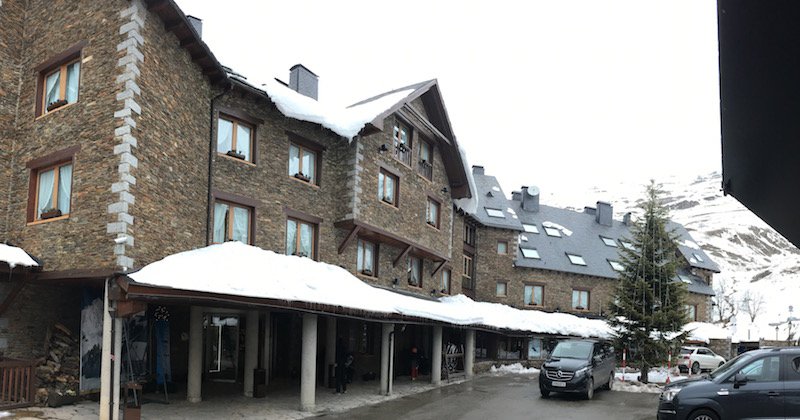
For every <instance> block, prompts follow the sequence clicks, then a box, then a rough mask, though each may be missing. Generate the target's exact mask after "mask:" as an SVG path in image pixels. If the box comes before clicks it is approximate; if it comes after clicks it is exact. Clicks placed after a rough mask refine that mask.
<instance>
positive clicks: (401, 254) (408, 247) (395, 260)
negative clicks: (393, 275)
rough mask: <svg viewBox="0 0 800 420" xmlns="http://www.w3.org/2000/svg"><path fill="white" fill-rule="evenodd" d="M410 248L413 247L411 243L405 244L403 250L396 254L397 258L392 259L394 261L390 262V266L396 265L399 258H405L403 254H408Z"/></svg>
mask: <svg viewBox="0 0 800 420" xmlns="http://www.w3.org/2000/svg"><path fill="white" fill-rule="evenodd" d="M412 248H414V247H413V246H411V245H409V246H407V247H406V249H404V250H403V252H401V253H400V255H398V256H397V258H395V259H394V262H393V263H392V267H397V264H398V263H399V262H400V260H402V259H403V258H405V256H406V255H408V253H409V252H411V249H412Z"/></svg>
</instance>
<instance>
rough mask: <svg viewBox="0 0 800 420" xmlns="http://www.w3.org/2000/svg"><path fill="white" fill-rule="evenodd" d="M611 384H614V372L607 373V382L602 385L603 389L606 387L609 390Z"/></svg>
mask: <svg viewBox="0 0 800 420" xmlns="http://www.w3.org/2000/svg"><path fill="white" fill-rule="evenodd" d="M613 385H614V372H611V374H610V375H608V383H607V384H605V385H603V389H607V390H609V391H611V387H612V386H613Z"/></svg>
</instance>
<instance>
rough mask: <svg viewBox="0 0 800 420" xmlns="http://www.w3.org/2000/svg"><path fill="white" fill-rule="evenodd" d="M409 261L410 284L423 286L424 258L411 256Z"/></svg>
mask: <svg viewBox="0 0 800 420" xmlns="http://www.w3.org/2000/svg"><path fill="white" fill-rule="evenodd" d="M407 263H408V285H409V286H414V287H422V260H421V259H420V258H419V257H414V256H409V257H408V259H407Z"/></svg>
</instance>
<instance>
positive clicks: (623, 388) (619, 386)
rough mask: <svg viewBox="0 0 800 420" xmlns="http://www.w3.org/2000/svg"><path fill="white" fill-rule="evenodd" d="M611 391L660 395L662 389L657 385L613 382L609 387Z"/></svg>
mask: <svg viewBox="0 0 800 420" xmlns="http://www.w3.org/2000/svg"><path fill="white" fill-rule="evenodd" d="M611 390H612V391H620V392H635V393H640V394H641V393H645V394H660V393H661V391H663V390H664V389H663V388H662V387H661V385H658V384H653V383H650V384H643V383H641V382H620V381H615V382H614V384H613V385H612V386H611Z"/></svg>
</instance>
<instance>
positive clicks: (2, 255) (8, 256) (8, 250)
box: [0, 243, 39, 269]
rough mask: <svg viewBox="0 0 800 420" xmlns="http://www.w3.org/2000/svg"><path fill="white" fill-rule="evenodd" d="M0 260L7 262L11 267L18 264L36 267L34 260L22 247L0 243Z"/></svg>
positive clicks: (37, 264) (36, 263)
mask: <svg viewBox="0 0 800 420" xmlns="http://www.w3.org/2000/svg"><path fill="white" fill-rule="evenodd" d="M0 261H3V262H5V263H6V264H8V266H9V267H11V268H12V269H13V268H14V267H16V266H18V265H20V266H23V267H38V266H39V263H38V262H36V260H34V259H33V258H32V257H31V256H30V254H28V253H27V252H25V250H24V249H22V248H18V247H16V246H12V245H7V244H3V243H0Z"/></svg>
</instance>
